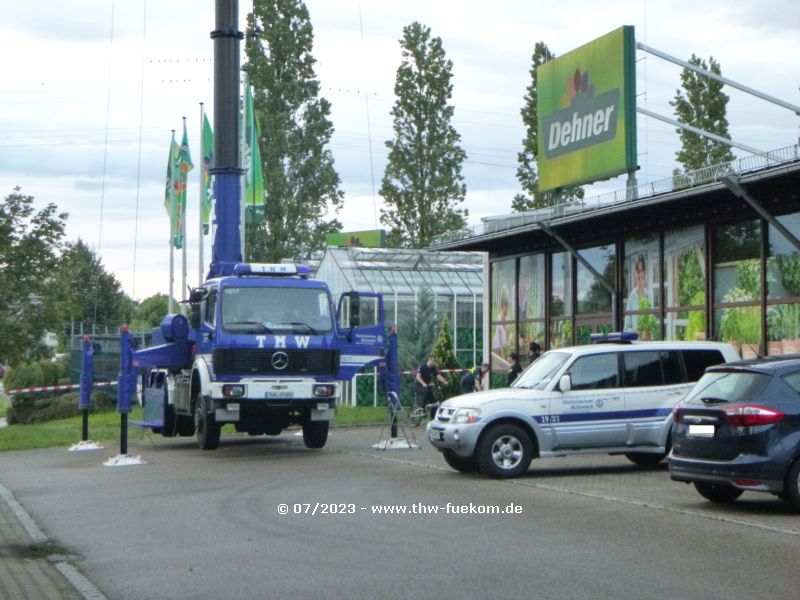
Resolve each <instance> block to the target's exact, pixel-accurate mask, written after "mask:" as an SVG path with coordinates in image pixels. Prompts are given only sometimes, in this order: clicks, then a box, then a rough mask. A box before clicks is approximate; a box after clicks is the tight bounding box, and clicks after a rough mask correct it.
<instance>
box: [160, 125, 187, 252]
mask: <svg viewBox="0 0 800 600" xmlns="http://www.w3.org/2000/svg"><path fill="white" fill-rule="evenodd" d="M180 155H181V147H180V146H179V145H178V142H176V141H175V134H174V133H173V134H172V141H171V142H170V145H169V158H168V159H167V178H166V182H165V188H164V209H165V210H166V211H167V215H169V223H170V227H169V243H170V244H172V245H173V246H175V247H176V248H180V247H181V246H182V245H183V235H182V232H181V228H180V220H181V219H180V211H179V210H178V199H177V194H176V189H177V183H178V179H179V178H178V168H177V165H178V164H179V160H180Z"/></svg>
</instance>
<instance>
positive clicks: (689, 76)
mask: <svg viewBox="0 0 800 600" xmlns="http://www.w3.org/2000/svg"><path fill="white" fill-rule="evenodd" d="M689 64H691V65H694V66H696V67H700V68H701V69H705V70H706V71H711V72H712V73H715V74H717V75H721V74H722V71H721V69H720V66H719V63H718V62H717V61H715V60H714V57H713V56H712V57H710V58H709V59H708V63H706V61H705V60H703V59H701V58H700V57H698V56H695V55H694V54H692V57H691V58H690V59H689ZM681 85H682V89H678V90H676V92H675V99H674V100H672V101H670V105H671V106H673V107H674V108H675V114H676V116H677V117H678V120H679V121H681V122H682V123H686V124H687V125H691V126H693V127H697V128H698V129H702V130H703V131H707V132H709V133H714V134H716V135H719V136H722V137H725V138H727V137H730V134H729V133H728V119H727V116H726V114H727V109H728V96H727V95H726V94H725V93H723V92H722V86H723V85H724V84H722V83H721V82H719V81H716V80H715V79H711V78H709V77H706V76H705V75H701V74H700V73H696V72H695V71H692V70H690V69H684V70H683V72H682V73H681ZM677 132H678V135H679V136H680V139H681V149H680V150H679V151H678V152H677V153H676V154H675V156H676V158H677V159H678V162H679V163H680V164H681V165H682V166H683V169H684V171H693V170H695V169H702V168H703V167H708V166H711V165H718V164H720V163H725V162H729V161H731V160H733V158H734V156H733V153H732V152H731V148H730V146H729V145H727V144H722V143H720V142H715V141H713V140H710V139H708V138H705V137H702V136H699V135H697V134H696V133H692V132H691V131H686V130H685V129H678V130H677Z"/></svg>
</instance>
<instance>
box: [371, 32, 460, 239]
mask: <svg viewBox="0 0 800 600" xmlns="http://www.w3.org/2000/svg"><path fill="white" fill-rule="evenodd" d="M400 46H401V48H402V62H401V64H400V67H399V68H398V69H397V76H396V80H395V86H394V93H395V96H396V97H397V100H396V101H395V104H394V107H393V108H392V112H391V114H392V117H393V118H394V140H390V141H387V142H386V147H387V148H388V149H389V159H388V160H389V162H388V164H387V166H386V170H385V172H384V174H383V181H382V184H381V192H380V193H381V196H383V198H384V200H385V201H386V204H387V208H386V209H381V223H383V224H384V225H387V226H388V227H389V228H390V231H389V236H388V243H389V245H390V246H394V247H401V246H402V247H409V248H424V247H426V246H428V245H430V243H431V242H432V241H433V238H434V237H436V236H437V235H440V234H442V233H445V232H447V231H453V230H458V229H461V228H463V227H464V225H465V224H466V217H467V216H468V214H469V213H468V211H467V210H466V209H458V208H455V207H454V205H456V204H459V203H462V202H463V201H464V196H465V195H466V185H464V183H463V177H462V176H461V165H462V163H463V162H464V160H465V159H466V156H467V155H466V153H465V152H464V150H462V149H461V147H460V146H459V145H458V144H459V142H460V140H461V136H460V135H459V134H458V133H457V132H456V130H455V129H454V128H453V126H452V125H451V124H450V121H451V120H452V118H453V111H454V108H453V107H452V106H450V105H449V104H448V101H449V100H450V96H451V95H452V91H453V86H452V84H451V83H450V79H451V77H452V69H453V63H452V62H451V61H450V60H447V59H446V58H445V53H444V50H443V49H442V40H441V39H440V38H438V37H436V38H431V30H430V28H428V27H424V26H422V25H420V24H419V23H412V24H411V25H409V26H407V27H405V28H404V29H403V39H402V40H400Z"/></svg>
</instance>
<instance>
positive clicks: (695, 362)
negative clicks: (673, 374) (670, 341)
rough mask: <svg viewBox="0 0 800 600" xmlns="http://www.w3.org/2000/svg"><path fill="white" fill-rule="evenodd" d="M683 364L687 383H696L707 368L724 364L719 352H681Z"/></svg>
mask: <svg viewBox="0 0 800 600" xmlns="http://www.w3.org/2000/svg"><path fill="white" fill-rule="evenodd" d="M681 352H682V354H683V363H684V364H685V365H686V377H687V378H688V380H689V381H698V380H699V379H700V378H701V377H702V376H703V371H705V370H706V368H707V367H711V366H713V365H720V364H722V363H724V362H725V358H724V357H723V356H722V352H720V351H719V350H682V351H681Z"/></svg>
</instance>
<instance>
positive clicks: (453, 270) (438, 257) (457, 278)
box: [315, 246, 484, 370]
mask: <svg viewBox="0 0 800 600" xmlns="http://www.w3.org/2000/svg"><path fill="white" fill-rule="evenodd" d="M315 276H316V278H318V279H322V280H323V281H325V282H326V283H327V284H328V286H329V287H330V290H331V293H332V294H333V297H334V298H338V296H339V295H340V294H341V293H342V292H347V291H351V290H357V291H360V292H377V293H380V294H382V295H383V304H384V314H385V319H386V323H387V325H391V324H396V325H398V337H399V339H400V343H401V346H402V344H403V341H404V340H403V331H404V328H406V330H408V328H407V327H406V324H409V323H412V322H414V321H415V320H416V319H418V317H419V314H418V313H419V311H420V305H421V304H422V303H423V302H426V300H427V302H430V310H431V311H432V312H433V322H434V323H435V324H437V325H436V326H437V327H438V324H439V323H441V322H442V320H443V319H444V317H447V322H448V324H449V326H450V327H451V328H452V329H451V337H452V339H453V346H454V348H453V349H454V351H455V354H456V359H457V360H458V362H459V364H460V365H461V366H470V367H471V366H473V365H475V364H480V362H481V361H482V359H483V335H482V331H483V290H484V287H483V282H484V254H483V253H482V252H435V251H431V250H411V249H398V248H363V247H352V246H347V247H330V248H328V249H327V250H326V251H325V254H324V256H323V257H322V260H321V261H320V263H319V266H318V268H317V272H316V275H315ZM426 296H430V298H428V299H426ZM425 306H427V304H425ZM405 362H408V360H406V361H405ZM400 367H401V369H404V370H410V369H413V368H414V367H416V365H410V364H403V360H402V353H401V365H400Z"/></svg>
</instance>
